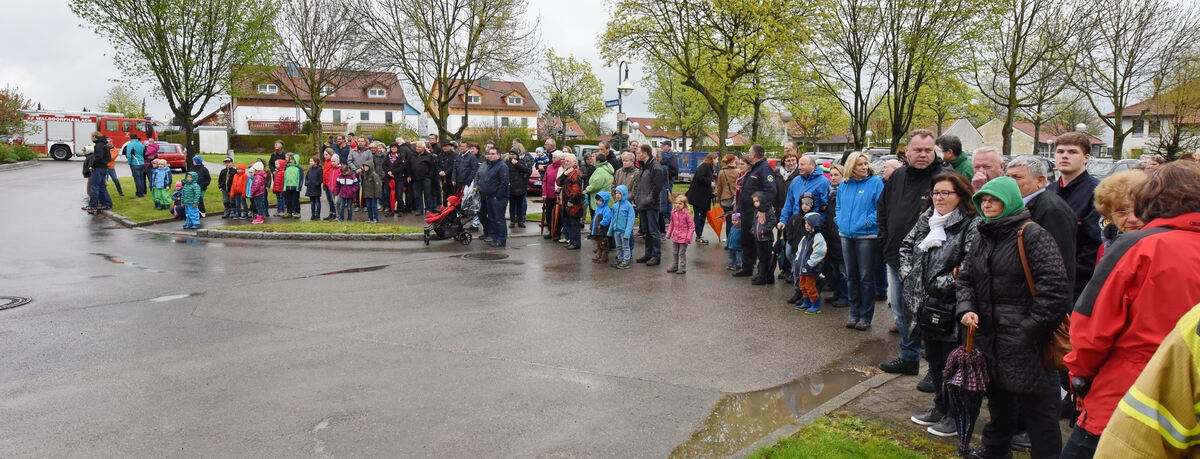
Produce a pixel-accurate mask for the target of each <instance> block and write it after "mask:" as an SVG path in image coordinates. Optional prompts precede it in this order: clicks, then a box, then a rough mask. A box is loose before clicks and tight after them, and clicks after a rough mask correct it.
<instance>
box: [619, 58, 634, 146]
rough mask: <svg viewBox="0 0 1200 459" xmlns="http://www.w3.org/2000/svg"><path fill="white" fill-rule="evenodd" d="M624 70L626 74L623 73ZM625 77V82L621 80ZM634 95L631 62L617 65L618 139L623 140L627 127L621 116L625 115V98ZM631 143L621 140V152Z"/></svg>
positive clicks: (622, 62)
mask: <svg viewBox="0 0 1200 459" xmlns="http://www.w3.org/2000/svg"><path fill="white" fill-rule="evenodd" d="M622 69H624V73H622ZM622 75H624V80H622V79H621V77H622ZM630 94H633V83H630V82H629V61H621V62H620V63H618V64H617V138H618V139H622V135H623V134H625V126H624V125H623V124H622V121H623V120H622V119H621V115H622V114H624V113H625V96H628V95H630ZM628 143H629V142H628V141H626V140H621V141H620V142H619V148H618V151H619V150H623V149H624V148H625V145H627V144H628Z"/></svg>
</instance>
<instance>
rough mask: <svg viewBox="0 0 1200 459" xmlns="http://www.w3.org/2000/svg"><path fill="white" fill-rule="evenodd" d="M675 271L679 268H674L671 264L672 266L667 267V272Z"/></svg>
mask: <svg viewBox="0 0 1200 459" xmlns="http://www.w3.org/2000/svg"><path fill="white" fill-rule="evenodd" d="M675 271H679V268H676V267H674V266H672V267H670V268H667V272H669V273H673V272H675Z"/></svg>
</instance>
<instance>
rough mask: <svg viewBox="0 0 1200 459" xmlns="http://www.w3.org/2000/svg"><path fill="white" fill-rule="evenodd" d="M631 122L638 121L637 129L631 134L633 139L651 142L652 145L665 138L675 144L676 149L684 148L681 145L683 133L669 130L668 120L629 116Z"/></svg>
mask: <svg viewBox="0 0 1200 459" xmlns="http://www.w3.org/2000/svg"><path fill="white" fill-rule="evenodd" d="M629 122H630V123H637V129H636V130H635V131H633V135H632V136H630V139H631V140H636V141H638V142H641V143H647V142H649V143H650V144H651V145H655V146H657V145H658V144H660V143H662V141H664V140H670V141H671V143H672V144H674V145H675V146H674V149H675V150H682V149H683V147H681V146H680V145H679V138H680V136H681V135H682V134H680V133H679V131H672V130H669V129H668V128H670V127H671V126H668V125H667V123H666V122H664V121H662V120H660V119H658V118H641V117H632V116H631V117H629Z"/></svg>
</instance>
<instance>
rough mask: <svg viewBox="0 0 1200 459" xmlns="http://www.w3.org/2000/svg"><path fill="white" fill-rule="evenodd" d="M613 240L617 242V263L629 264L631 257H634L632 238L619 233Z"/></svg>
mask: <svg viewBox="0 0 1200 459" xmlns="http://www.w3.org/2000/svg"><path fill="white" fill-rule="evenodd" d="M613 239H616V241H617V261H619V262H621V263H629V257H630V256H632V252H633V245H632V244H630V243H629V242H630V238H628V237H625V233H624V232H621V231H617V232H616V234H614V235H613Z"/></svg>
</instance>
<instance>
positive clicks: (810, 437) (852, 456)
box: [750, 415, 957, 459]
mask: <svg viewBox="0 0 1200 459" xmlns="http://www.w3.org/2000/svg"><path fill="white" fill-rule="evenodd" d="M750 457H751V458H755V459H785V458H786V459H792V458H797V459H798V458H814V459H815V458H822V459H827V458H828V459H832V458H845V459H860V458H865V457H870V458H896V459H907V458H912V459H919V458H930V457H932V458H943V457H944V458H951V457H957V454H956V452H955V450H954V447H952V446H949V445H944V444H941V443H936V442H934V441H931V440H929V439H926V438H921V437H920V434H917V433H908V432H904V433H901V432H896V431H893V430H889V429H887V428H885V427H882V426H879V425H876V424H871V423H869V422H867V421H864V420H862V419H859V418H855V417H850V416H837V415H835V416H834V417H830V418H823V419H820V420H818V421H817V422H815V423H812V424H810V425H807V426H805V427H804V428H803V429H801V430H800V432H799V433H797V434H796V435H795V436H791V437H787V438H784V439H782V440H780V441H779V443H776V444H775V445H774V446H770V447H766V448H763V449H760V450H758V452H756V453H754V454H753V455H751V456H750Z"/></svg>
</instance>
